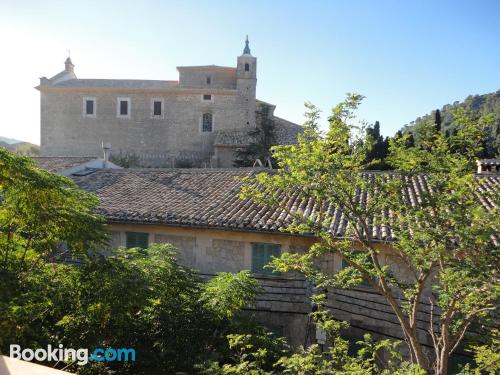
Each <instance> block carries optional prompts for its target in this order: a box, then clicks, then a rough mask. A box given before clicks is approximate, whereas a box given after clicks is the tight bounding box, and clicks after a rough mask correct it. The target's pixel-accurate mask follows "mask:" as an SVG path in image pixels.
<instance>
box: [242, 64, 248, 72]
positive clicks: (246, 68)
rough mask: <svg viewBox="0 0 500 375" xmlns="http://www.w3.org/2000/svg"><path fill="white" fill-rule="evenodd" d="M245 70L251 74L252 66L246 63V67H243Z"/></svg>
mask: <svg viewBox="0 0 500 375" xmlns="http://www.w3.org/2000/svg"><path fill="white" fill-rule="evenodd" d="M243 69H244V70H245V72H249V71H250V64H249V63H245V65H244V66H243Z"/></svg>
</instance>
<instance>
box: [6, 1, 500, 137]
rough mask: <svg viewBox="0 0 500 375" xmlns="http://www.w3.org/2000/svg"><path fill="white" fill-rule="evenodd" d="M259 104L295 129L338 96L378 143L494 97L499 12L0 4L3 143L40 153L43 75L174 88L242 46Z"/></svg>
mask: <svg viewBox="0 0 500 375" xmlns="http://www.w3.org/2000/svg"><path fill="white" fill-rule="evenodd" d="M246 34H248V35H249V38H250V47H251V49H252V54H253V55H254V56H257V58H258V84H257V95H258V98H259V99H262V100H265V101H268V102H271V103H274V104H276V105H277V109H276V114H277V115H279V116H281V117H284V118H286V119H289V120H291V121H295V122H299V123H302V122H303V117H302V114H303V112H304V107H303V103H304V101H306V100H309V101H312V102H313V103H315V104H316V105H317V106H318V107H320V108H321V109H322V110H323V111H324V115H325V116H324V117H326V116H327V114H328V113H329V112H330V109H331V107H332V106H333V105H334V104H336V103H338V102H339V101H341V100H342V99H343V98H344V96H345V93H347V92H356V93H360V94H363V95H365V96H366V99H365V101H364V103H363V105H362V106H361V109H360V111H359V115H360V117H361V118H362V119H364V120H366V121H368V122H374V121H375V120H379V121H380V123H381V130H382V133H383V134H385V135H392V134H393V133H394V132H395V131H396V130H398V129H399V128H400V127H401V126H402V125H404V124H405V123H407V122H410V121H412V120H414V119H415V118H416V117H417V116H420V115H423V114H425V113H428V112H430V111H431V110H432V109H435V108H438V107H441V106H442V105H444V104H447V103H452V102H454V101H456V100H463V99H464V98H465V97H466V96H467V95H469V94H481V93H486V92H491V91H496V90H498V89H499V88H500V1H495V0H490V1H487V0H477V1H472V0H471V1H460V0H455V1H430V0H429V1H423V0H421V1H408V0H407V1H374V0H372V1H370V0H352V1H305V0H304V1H270V0H268V1H259V0H252V1H234V0H233V1H217V0H212V1H125V0H121V1H70V0H66V1H48V0H45V1H8V0H7V1H6V0H1V2H0V35H1V38H0V40H1V44H2V45H1V51H2V56H1V58H0V69H1V71H2V90H0V107H1V108H0V109H1V111H2V118H3V121H2V123H1V125H0V135H3V136H7V137H14V138H18V139H23V140H28V141H31V142H35V143H38V142H39V94H38V92H37V91H36V90H34V89H33V87H34V86H36V85H37V84H38V78H39V77H41V76H48V77H50V76H52V75H54V74H56V73H58V72H59V71H61V70H62V69H63V62H64V60H65V58H66V55H67V52H66V51H67V50H68V49H70V50H71V57H72V59H73V62H74V64H75V65H76V68H75V72H76V74H77V76H78V77H80V78H137V79H177V71H176V69H175V67H176V66H179V65H206V64H218V65H228V66H233V65H235V64H236V56H237V55H239V54H241V52H242V49H243V46H244V43H243V41H244V38H245V35H246Z"/></svg>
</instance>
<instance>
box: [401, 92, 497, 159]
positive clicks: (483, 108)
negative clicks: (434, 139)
mask: <svg viewBox="0 0 500 375" xmlns="http://www.w3.org/2000/svg"><path fill="white" fill-rule="evenodd" d="M457 110H464V111H466V112H468V113H469V114H470V115H472V116H473V117H476V118H480V117H484V116H491V118H492V122H491V123H490V124H489V126H488V128H487V133H486V134H485V136H484V137H483V138H482V139H481V144H482V145H483V150H482V152H481V153H480V154H478V155H476V156H478V157H486V158H493V157H500V91H497V92H492V93H489V94H484V95H470V96H468V97H467V98H466V99H465V100H464V101H463V102H461V103H460V102H455V103H453V104H447V105H445V106H444V107H443V108H442V109H441V110H439V109H438V110H436V111H434V113H433V114H431V115H425V116H422V117H419V118H417V119H416V120H415V121H412V122H411V123H410V124H408V125H405V126H404V127H403V129H402V130H403V132H404V133H407V132H409V131H411V132H413V133H415V132H418V129H419V128H420V127H421V126H423V125H424V124H426V123H428V122H431V123H434V124H435V125H436V126H437V124H438V122H439V126H438V127H437V129H438V131H439V132H441V133H443V134H445V135H452V134H453V133H454V132H455V130H456V129H458V128H460V126H461V125H462V122H461V121H460V119H457V118H456V117H455V115H454V113H455V112H456V111H457ZM418 142H419V138H418V137H417V144H418Z"/></svg>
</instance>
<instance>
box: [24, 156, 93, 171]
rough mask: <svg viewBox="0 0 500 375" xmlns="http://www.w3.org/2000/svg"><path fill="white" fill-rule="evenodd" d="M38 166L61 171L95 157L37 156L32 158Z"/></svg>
mask: <svg viewBox="0 0 500 375" xmlns="http://www.w3.org/2000/svg"><path fill="white" fill-rule="evenodd" d="M32 159H33V160H34V161H35V163H36V164H37V165H38V167H40V168H42V169H45V170H47V171H49V172H54V173H56V172H61V171H63V170H65V169H68V168H73V167H76V166H78V165H81V164H84V163H86V162H88V161H90V160H94V159H96V157H94V156H81V157H80V156H37V157H33V158H32Z"/></svg>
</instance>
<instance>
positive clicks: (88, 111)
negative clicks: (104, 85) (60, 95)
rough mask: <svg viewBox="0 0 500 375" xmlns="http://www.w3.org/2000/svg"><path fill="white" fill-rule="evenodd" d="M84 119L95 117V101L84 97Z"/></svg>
mask: <svg viewBox="0 0 500 375" xmlns="http://www.w3.org/2000/svg"><path fill="white" fill-rule="evenodd" d="M82 114H83V116H84V117H95V115H96V99H95V98H89V97H84V98H83V111H82Z"/></svg>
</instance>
